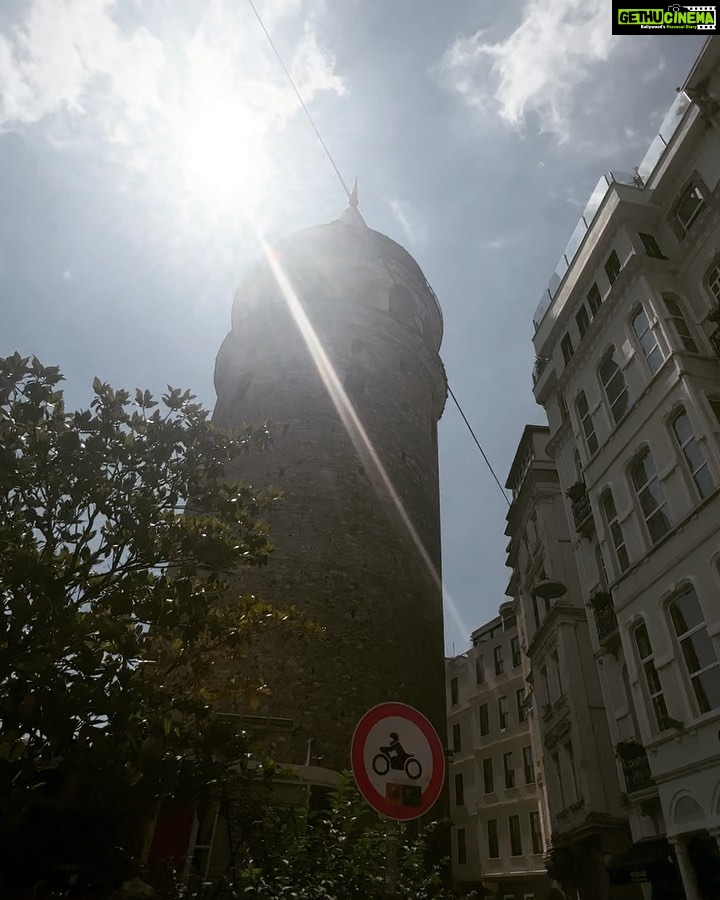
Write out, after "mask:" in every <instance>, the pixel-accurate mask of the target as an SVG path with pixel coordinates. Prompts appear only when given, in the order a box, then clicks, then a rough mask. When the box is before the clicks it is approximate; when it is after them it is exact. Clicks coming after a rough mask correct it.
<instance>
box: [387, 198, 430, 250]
mask: <svg viewBox="0 0 720 900" xmlns="http://www.w3.org/2000/svg"><path fill="white" fill-rule="evenodd" d="M387 203H388V206H389V207H390V210H391V212H392V214H393V215H394V216H395V219H396V220H397V223H398V225H399V226H400V227H401V228H402V230H403V233H404V235H405V238H406V239H407V241H408V242H409V243H410V244H414V245H415V246H417V245H418V244H422V243H423V242H424V241H425V239H426V237H427V229H426V228H425V225H424V223H423V222H422V221H421V219H420V217H419V216H418V214H417V213H416V212H415V210H414V209H413V208H412V207H411V206H410V204H409V203H406V202H401V201H400V200H398V199H397V198H396V197H389V198H388V201H387Z"/></svg>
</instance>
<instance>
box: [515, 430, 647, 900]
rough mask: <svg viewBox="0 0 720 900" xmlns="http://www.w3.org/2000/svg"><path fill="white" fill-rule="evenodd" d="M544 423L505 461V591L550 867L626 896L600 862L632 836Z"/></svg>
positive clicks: (587, 894) (606, 893) (577, 882)
mask: <svg viewBox="0 0 720 900" xmlns="http://www.w3.org/2000/svg"><path fill="white" fill-rule="evenodd" d="M549 440H550V429H549V428H547V427H544V426H533V425H528V426H526V428H525V431H524V433H523V436H522V438H521V440H520V444H519V446H518V450H517V453H516V455H515V459H514V460H513V463H512V466H511V468H510V474H509V477H508V481H507V485H506V487H507V488H509V489H510V490H511V491H512V497H513V500H512V504H511V506H510V509H509V511H508V515H507V528H506V534H507V535H508V537H509V538H510V542H509V544H508V559H507V564H508V566H509V567H510V568H511V569H512V576H511V578H510V582H509V584H508V588H507V593H508V594H509V595H510V596H512V597H513V598H515V607H514V608H515V610H516V611H517V617H518V627H519V633H520V645H521V647H522V651H523V656H524V657H525V665H526V677H527V680H528V682H529V684H530V685H531V690H530V693H529V695H528V698H527V703H526V705H527V709H528V713H529V721H530V733H531V735H532V742H533V747H534V752H535V757H536V759H537V760H538V764H539V765H538V769H539V773H538V783H539V785H540V787H541V800H542V803H541V811H542V814H543V825H544V830H545V833H546V835H547V837H548V847H547V854H546V856H545V864H546V866H547V871H548V874H549V875H550V876H551V877H552V878H553V879H554V881H555V882H556V883H557V884H558V885H559V886H560V888H561V889H562V890H563V892H564V893H565V895H566V896H567V897H573V898H574V897H578V896H579V897H580V898H581V900H591V898H592V900H596V898H597V900H600V898H609V897H624V896H633V895H634V894H636V892H634V891H633V890H632V889H630V890H629V891H626V889H625V888H622V887H620V888H612V887H611V885H610V882H609V876H608V873H607V869H606V861H607V860H608V859H610V858H611V857H612V856H613V855H614V854H618V853H620V852H622V851H623V850H625V849H627V848H628V847H629V846H630V844H631V837H630V829H629V827H628V822H627V817H626V815H625V813H624V811H623V808H622V805H621V792H620V786H619V782H618V777H617V772H616V767H615V759H614V750H613V746H612V742H611V737H610V733H609V729H608V724H607V719H606V715H605V708H604V704H603V695H602V691H601V687H600V681H599V679H598V674H597V669H596V665H595V660H594V657H593V648H592V646H591V642H590V634H589V628H588V621H587V614H586V609H585V604H584V600H583V597H582V590H581V584H580V579H579V577H578V572H577V569H576V565H575V559H574V556H573V551H572V542H571V538H570V532H569V529H568V523H567V518H566V511H565V503H564V499H565V498H564V496H563V493H562V489H561V487H560V483H559V479H558V473H557V469H556V468H555V464H554V462H553V460H552V459H551V457H550V456H549V455H548V451H547V444H548V441H549Z"/></svg>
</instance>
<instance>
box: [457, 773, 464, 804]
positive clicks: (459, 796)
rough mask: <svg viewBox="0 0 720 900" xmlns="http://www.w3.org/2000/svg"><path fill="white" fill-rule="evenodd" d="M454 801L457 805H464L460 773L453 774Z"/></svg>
mask: <svg viewBox="0 0 720 900" xmlns="http://www.w3.org/2000/svg"><path fill="white" fill-rule="evenodd" d="M455 803H457V805H458V806H464V805H465V789H464V787H463V777H462V775H461V774H458V775H456V776H455Z"/></svg>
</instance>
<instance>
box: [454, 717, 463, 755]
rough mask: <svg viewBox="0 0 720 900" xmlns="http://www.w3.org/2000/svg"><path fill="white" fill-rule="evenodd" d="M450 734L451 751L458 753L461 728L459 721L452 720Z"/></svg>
mask: <svg viewBox="0 0 720 900" xmlns="http://www.w3.org/2000/svg"><path fill="white" fill-rule="evenodd" d="M452 736H453V746H452V749H453V753H460V752H461V751H462V728H461V727H460V723H459V722H453V727H452Z"/></svg>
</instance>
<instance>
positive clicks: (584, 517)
mask: <svg viewBox="0 0 720 900" xmlns="http://www.w3.org/2000/svg"><path fill="white" fill-rule="evenodd" d="M567 495H568V497H569V498H570V503H571V505H572V514H573V521H574V522H575V530H576V531H577V533H578V534H580V535H582V536H583V537H589V536H590V535H591V534H592V532H593V531H594V529H595V523H594V521H593V515H592V508H591V506H590V497H589V496H588V492H587V488H586V487H585V482H583V481H576V482H575V484H573V485H571V486H570V487H569V488H568V489H567Z"/></svg>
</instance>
